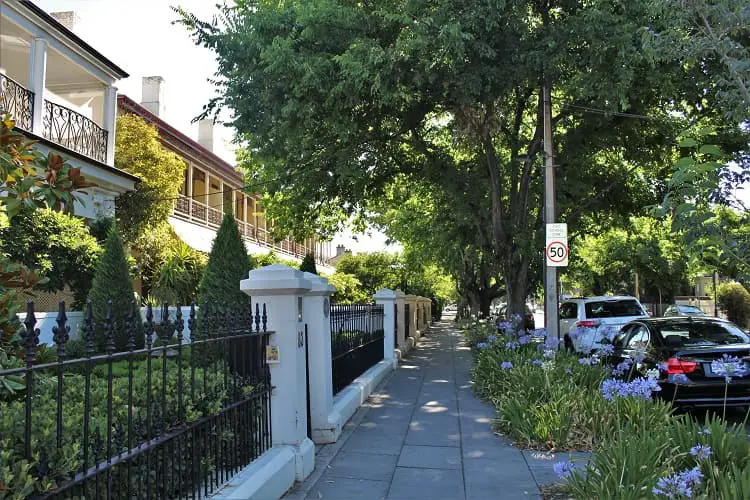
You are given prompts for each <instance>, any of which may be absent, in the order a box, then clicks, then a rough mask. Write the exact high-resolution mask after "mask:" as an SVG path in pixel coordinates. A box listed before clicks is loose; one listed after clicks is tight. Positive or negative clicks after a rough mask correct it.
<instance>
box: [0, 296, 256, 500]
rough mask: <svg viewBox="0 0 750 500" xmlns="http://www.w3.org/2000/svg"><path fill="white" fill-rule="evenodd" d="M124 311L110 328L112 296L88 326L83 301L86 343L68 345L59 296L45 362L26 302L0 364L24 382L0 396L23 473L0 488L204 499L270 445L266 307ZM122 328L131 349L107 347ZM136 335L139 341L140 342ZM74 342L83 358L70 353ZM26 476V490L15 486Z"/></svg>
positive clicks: (12, 454)
mask: <svg viewBox="0 0 750 500" xmlns="http://www.w3.org/2000/svg"><path fill="white" fill-rule="evenodd" d="M132 311H133V312H130V313H128V314H127V315H126V316H125V317H126V318H127V319H126V320H125V321H124V325H123V324H119V325H118V324H117V323H116V321H114V320H113V319H112V318H113V317H117V316H113V310H112V305H111V303H110V304H109V306H108V308H107V311H106V316H105V317H104V319H103V320H101V321H96V320H95V318H94V314H93V312H92V306H91V304H90V303H89V304H88V305H87V308H86V312H85V318H84V322H83V328H82V339H81V340H80V341H71V339H70V327H69V326H68V324H67V316H66V311H65V304H64V303H60V309H59V313H58V317H57V326H56V327H55V329H54V342H55V349H54V358H53V359H49V356H50V353H49V352H48V351H44V350H40V348H39V347H38V345H37V344H38V336H39V330H38V329H36V328H35V327H36V319H35V315H34V307H33V303H29V305H28V311H27V314H26V319H25V321H24V323H25V329H23V331H22V335H21V341H20V345H19V347H20V349H21V351H20V352H19V353H18V354H19V355H20V357H21V358H22V361H23V362H22V366H20V367H17V368H12V369H2V370H0V382H3V381H6V382H7V381H13V382H15V383H16V387H17V388H18V386H20V389H18V390H17V392H15V393H14V394H11V395H10V396H9V395H7V394H3V393H0V396H2V399H3V400H0V408H2V413H3V418H0V441H2V442H3V449H2V452H3V453H4V454H5V458H8V459H9V463H11V464H14V465H13V466H14V467H18V471H25V472H23V474H26V477H23V474H22V477H16V480H17V483H15V484H14V483H13V482H11V483H10V484H6V485H5V490H6V491H5V493H10V496H11V497H14V493H15V494H18V496H21V497H37V498H70V499H72V498H106V499H110V498H112V499H120V498H121V499H132V498H155V497H158V498H204V497H207V496H209V495H211V494H212V492H213V491H215V490H217V489H218V488H219V487H220V486H221V485H222V484H223V483H224V482H226V481H227V480H229V479H230V478H231V477H232V476H233V475H234V474H236V473H237V472H239V471H240V470H241V469H242V468H243V467H245V466H246V465H247V464H249V463H250V462H252V461H253V460H254V459H255V458H257V457H258V456H260V455H261V454H262V453H263V452H265V451H266V450H268V449H269V448H270V447H271V412H270V390H271V389H270V387H271V385H270V382H271V381H270V371H269V369H268V366H267V365H266V361H265V350H266V349H265V348H266V346H267V345H268V335H269V334H270V333H271V332H267V331H266V322H267V319H266V318H267V316H266V310H265V305H264V306H263V308H262V312H261V309H260V308H259V306H258V304H256V305H255V312H254V313H253V311H252V309H250V307H249V306H248V307H247V308H246V309H243V310H232V311H229V310H225V311H219V310H213V309H211V308H210V307H209V305H208V304H206V305H203V306H201V308H200V311H198V312H197V309H196V307H195V305H193V306H192V307H191V308H190V313H189V315H188V317H187V318H183V316H182V313H181V310H180V308H176V310H174V314H170V310H169V308H168V307H167V306H166V305H165V306H164V308H163V309H162V314H161V321H159V322H156V321H154V314H153V311H152V309H151V308H150V307H149V308H148V309H147V313H146V321H145V322H141V321H140V317H138V319H136V313H135V308H132ZM185 321H187V325H188V329H187V331H188V332H189V337H190V340H191V343H190V344H189V345H188V344H186V343H185V342H184V340H185V339H184V338H183V336H184V334H183V327H184V322H185ZM123 327H124V328H125V330H126V331H127V338H128V342H127V348H126V349H125V350H124V351H121V352H115V330H118V329H120V330H118V331H122V328H123ZM139 336H140V338H141V339H142V341H143V342H144V343H145V347H144V348H141V349H136V348H135V346H136V344H137V342H138V338H139ZM74 342H79V345H78V346H77V347H76V348H77V349H82V350H83V354H82V355H80V356H79V357H72V356H68V354H67V353H68V351H69V350H73V348H74V345H75V344H74ZM81 344H82V345H81ZM24 481H26V482H27V483H28V485H27V486H26V487H25V488H27V489H25V490H22V491H18V490H17V491H15V492H14V491H12V489H13V488H21V487H20V486H19V484H23V482H24ZM19 482H20V483H19ZM9 490H10V491H9Z"/></svg>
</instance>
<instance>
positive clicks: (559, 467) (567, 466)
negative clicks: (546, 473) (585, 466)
mask: <svg viewBox="0 0 750 500" xmlns="http://www.w3.org/2000/svg"><path fill="white" fill-rule="evenodd" d="M552 468H553V469H554V471H555V474H557V477H559V478H560V479H567V478H569V477H570V475H571V474H572V473H573V472H575V470H576V466H575V464H574V463H573V462H557V463H556V464H555V465H553V466H552Z"/></svg>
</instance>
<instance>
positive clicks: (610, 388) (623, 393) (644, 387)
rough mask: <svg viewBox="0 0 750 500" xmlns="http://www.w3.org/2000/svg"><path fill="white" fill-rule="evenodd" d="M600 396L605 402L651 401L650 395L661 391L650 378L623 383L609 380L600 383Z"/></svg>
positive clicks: (612, 379)
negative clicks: (623, 399) (617, 400)
mask: <svg viewBox="0 0 750 500" xmlns="http://www.w3.org/2000/svg"><path fill="white" fill-rule="evenodd" d="M601 390H602V395H603V397H604V399H606V400H607V401H613V400H614V399H615V398H618V397H619V398H628V397H632V398H636V399H647V400H648V399H651V394H652V393H654V392H658V391H660V390H661V387H659V384H658V383H656V381H655V380H653V379H650V378H643V377H639V378H636V379H633V380H631V381H630V382H625V381H622V380H617V379H614V378H609V379H607V380H605V381H604V382H602V389H601Z"/></svg>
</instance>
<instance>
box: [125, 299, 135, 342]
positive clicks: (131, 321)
mask: <svg viewBox="0 0 750 500" xmlns="http://www.w3.org/2000/svg"><path fill="white" fill-rule="evenodd" d="M135 311H136V305H135V301H133V304H132V306H131V307H130V312H129V313H128V317H127V319H126V320H125V328H127V330H128V351H132V350H134V349H135V325H136V323H135Z"/></svg>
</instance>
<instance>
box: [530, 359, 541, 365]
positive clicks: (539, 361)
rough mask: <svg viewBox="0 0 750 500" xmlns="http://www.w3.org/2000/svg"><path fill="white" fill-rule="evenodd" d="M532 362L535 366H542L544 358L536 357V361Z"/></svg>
mask: <svg viewBox="0 0 750 500" xmlns="http://www.w3.org/2000/svg"><path fill="white" fill-rule="evenodd" d="M531 364H532V365H534V366H542V360H541V359H535V360H534V361H532V362H531Z"/></svg>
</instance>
